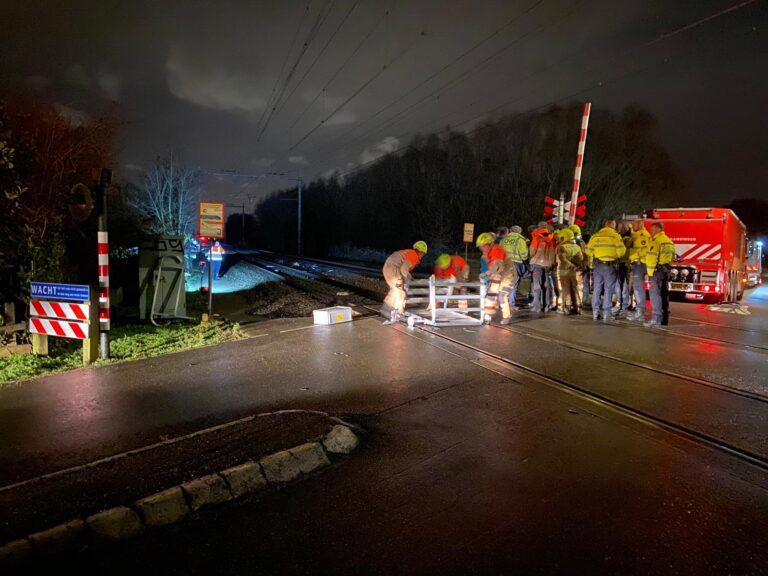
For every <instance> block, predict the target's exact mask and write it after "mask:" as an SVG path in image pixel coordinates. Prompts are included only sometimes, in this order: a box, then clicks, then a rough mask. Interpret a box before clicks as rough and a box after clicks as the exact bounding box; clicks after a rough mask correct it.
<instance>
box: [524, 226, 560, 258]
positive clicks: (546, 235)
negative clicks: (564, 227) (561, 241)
mask: <svg viewBox="0 0 768 576" xmlns="http://www.w3.org/2000/svg"><path fill="white" fill-rule="evenodd" d="M556 250H557V238H556V237H555V235H554V234H552V233H551V232H550V231H549V230H547V229H546V228H539V229H538V230H536V231H534V232H533V233H532V234H531V247H530V248H529V254H530V255H531V262H530V263H531V266H543V267H545V268H550V267H552V265H553V264H554V263H555V251H556Z"/></svg>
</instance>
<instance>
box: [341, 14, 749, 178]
mask: <svg viewBox="0 0 768 576" xmlns="http://www.w3.org/2000/svg"><path fill="white" fill-rule="evenodd" d="M745 5H746V4H745ZM727 12H729V11H723V14H725V13H727ZM708 20H711V18H707V19H702V20H701V21H699V22H701V23H703V22H705V21H708ZM684 28H685V29H686V30H689V29H691V25H687V26H685V27H684ZM751 32H752V31H749V32H747V33H746V34H750V33H751ZM672 35H674V33H670V34H668V35H666V37H671V36H672ZM652 43H653V42H645V43H643V44H639V45H636V46H632V47H630V48H629V49H627V50H625V51H624V52H629V51H633V50H635V49H640V48H645V47H647V46H649V45H651V44H652ZM697 49H698V48H697V47H695V46H694V47H691V48H689V49H688V50H686V51H685V52H684V54H685V53H691V52H695V51H697ZM713 49H717V47H716V46H715V47H713ZM566 60H567V59H566ZM566 60H563V61H566ZM563 61H560V62H559V63H562V62H563ZM668 62H669V58H664V59H663V60H662V61H660V62H654V63H652V64H649V65H646V66H642V67H640V68H637V69H633V70H631V71H629V72H626V71H625V72H622V73H620V74H618V75H616V76H613V77H609V78H605V79H602V80H593V81H591V82H590V83H589V84H588V85H586V86H583V87H581V88H579V89H577V90H575V91H573V92H570V93H569V94H567V95H565V96H563V97H559V98H556V99H554V100H551V101H548V102H546V103H544V104H541V105H539V106H537V107H535V108H532V109H528V110H526V111H524V112H520V113H517V114H514V115H512V116H511V117H512V118H515V117H520V116H523V115H525V114H530V113H534V112H538V111H541V110H545V109H547V108H549V107H551V106H554V105H556V104H558V103H562V102H566V101H569V100H572V99H574V98H576V97H579V96H584V95H586V94H589V93H590V92H592V91H594V90H595V89H597V88H603V87H605V86H607V85H609V84H612V83H615V82H618V81H622V80H626V79H628V78H632V77H636V76H638V75H640V74H644V73H646V72H648V71H650V70H653V69H656V68H658V67H660V66H663V65H664V64H667V63H668ZM557 64H558V63H555V64H554V65H557ZM551 67H552V66H550V67H548V68H551ZM521 99H522V97H521V96H516V97H515V98H512V99H508V100H505V101H504V102H502V103H500V104H498V105H496V106H493V107H492V108H490V109H487V110H485V111H483V112H481V113H479V114H477V115H475V116H473V117H471V118H469V119H466V120H464V121H462V122H460V123H458V124H453V125H452V126H451V128H452V129H459V128H461V127H462V126H465V125H467V124H472V123H473V122H476V121H478V120H480V119H482V118H487V117H488V116H489V115H490V114H492V113H494V112H496V111H498V110H500V109H502V108H505V107H508V106H509V105H510V104H511V103H513V102H515V101H519V100H521ZM475 103H477V101H474V102H472V103H471V104H470V105H468V106H465V107H464V108H467V107H471V106H472V105H473V104H475ZM434 123H435V120H431V121H429V122H428V124H434ZM426 125H427V124H424V125H423V126H422V127H421V128H419V129H417V130H416V131H415V132H416V133H418V132H419V131H420V130H422V129H423V127H426ZM485 128H486V125H481V126H477V127H476V128H474V129H472V130H468V131H466V132H464V133H465V134H467V135H470V134H474V133H475V132H479V131H481V130H483V129H485ZM411 133H414V131H412V130H409V131H408V132H407V133H404V134H400V135H398V136H397V138H398V139H400V138H403V137H405V136H407V135H408V134H411ZM409 148H411V144H405V145H403V146H400V147H399V148H397V149H395V150H392V151H391V152H389V154H398V153H400V152H402V151H404V150H407V149H409ZM378 160H380V158H374V159H372V160H369V161H368V162H364V163H361V164H359V165H357V166H355V167H353V168H350V169H349V170H346V171H343V172H340V173H339V176H340V177H346V176H349V175H350V174H354V173H355V172H358V171H360V170H363V169H365V168H366V167H368V166H370V165H372V164H375V163H376V162H377V161H378Z"/></svg>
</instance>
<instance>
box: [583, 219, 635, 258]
mask: <svg viewBox="0 0 768 576" xmlns="http://www.w3.org/2000/svg"><path fill="white" fill-rule="evenodd" d="M626 251H627V248H626V247H625V246H624V241H623V240H622V239H621V236H619V233H618V232H616V230H614V229H613V228H609V227H607V226H606V227H605V228H602V229H601V230H600V231H598V232H596V233H595V234H593V235H592V237H591V238H590V239H589V243H588V244H587V256H589V260H590V262H592V261H594V260H600V261H601V262H613V261H614V260H618V259H619V258H621V257H622V256H624V253H625V252H626Z"/></svg>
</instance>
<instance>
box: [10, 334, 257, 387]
mask: <svg viewBox="0 0 768 576" xmlns="http://www.w3.org/2000/svg"><path fill="white" fill-rule="evenodd" d="M244 337H245V335H244V334H243V333H242V332H241V331H240V327H239V325H238V324H225V323H211V324H190V323H179V324H169V325H168V326H162V327H160V328H154V327H152V329H151V330H150V329H148V327H147V325H146V324H130V325H127V326H120V327H116V328H114V329H113V330H112V331H110V356H111V358H109V359H108V360H97V361H96V362H95V363H94V364H93V365H94V366H104V365H106V364H114V363H116V362H125V361H129V360H138V359H140V358H149V357H152V356H160V355H162V354H168V353H170V352H180V351H183V350H189V349H192V348H199V347H200V346H208V345H211V344H220V343H221V342H227V341H230V340H239V339H241V338H244ZM48 343H49V352H50V355H49V356H47V357H43V356H33V355H31V354H24V355H22V354H19V355H14V356H10V357H7V358H2V359H0V385H2V384H5V383H8V382H13V381H15V380H22V379H26V378H33V377H36V376H42V375H44V374H51V373H53V372H63V371H65V370H74V369H75V368H82V365H83V352H82V344H80V342H78V341H74V340H65V339H59V338H50V339H49V340H48Z"/></svg>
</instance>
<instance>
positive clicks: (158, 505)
mask: <svg viewBox="0 0 768 576" xmlns="http://www.w3.org/2000/svg"><path fill="white" fill-rule="evenodd" d="M136 507H137V508H138V509H139V511H140V512H141V515H142V516H143V517H144V522H145V523H146V525H147V526H165V525H166V524H175V523H176V522H180V521H181V520H184V518H186V517H187V515H188V514H189V506H188V505H187V501H186V500H185V499H184V493H183V492H182V491H181V487H180V486H174V487H173V488H168V489H167V490H163V491H162V492H158V493H157V494H152V496H147V497H146V498H142V499H141V500H137V501H136Z"/></svg>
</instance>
